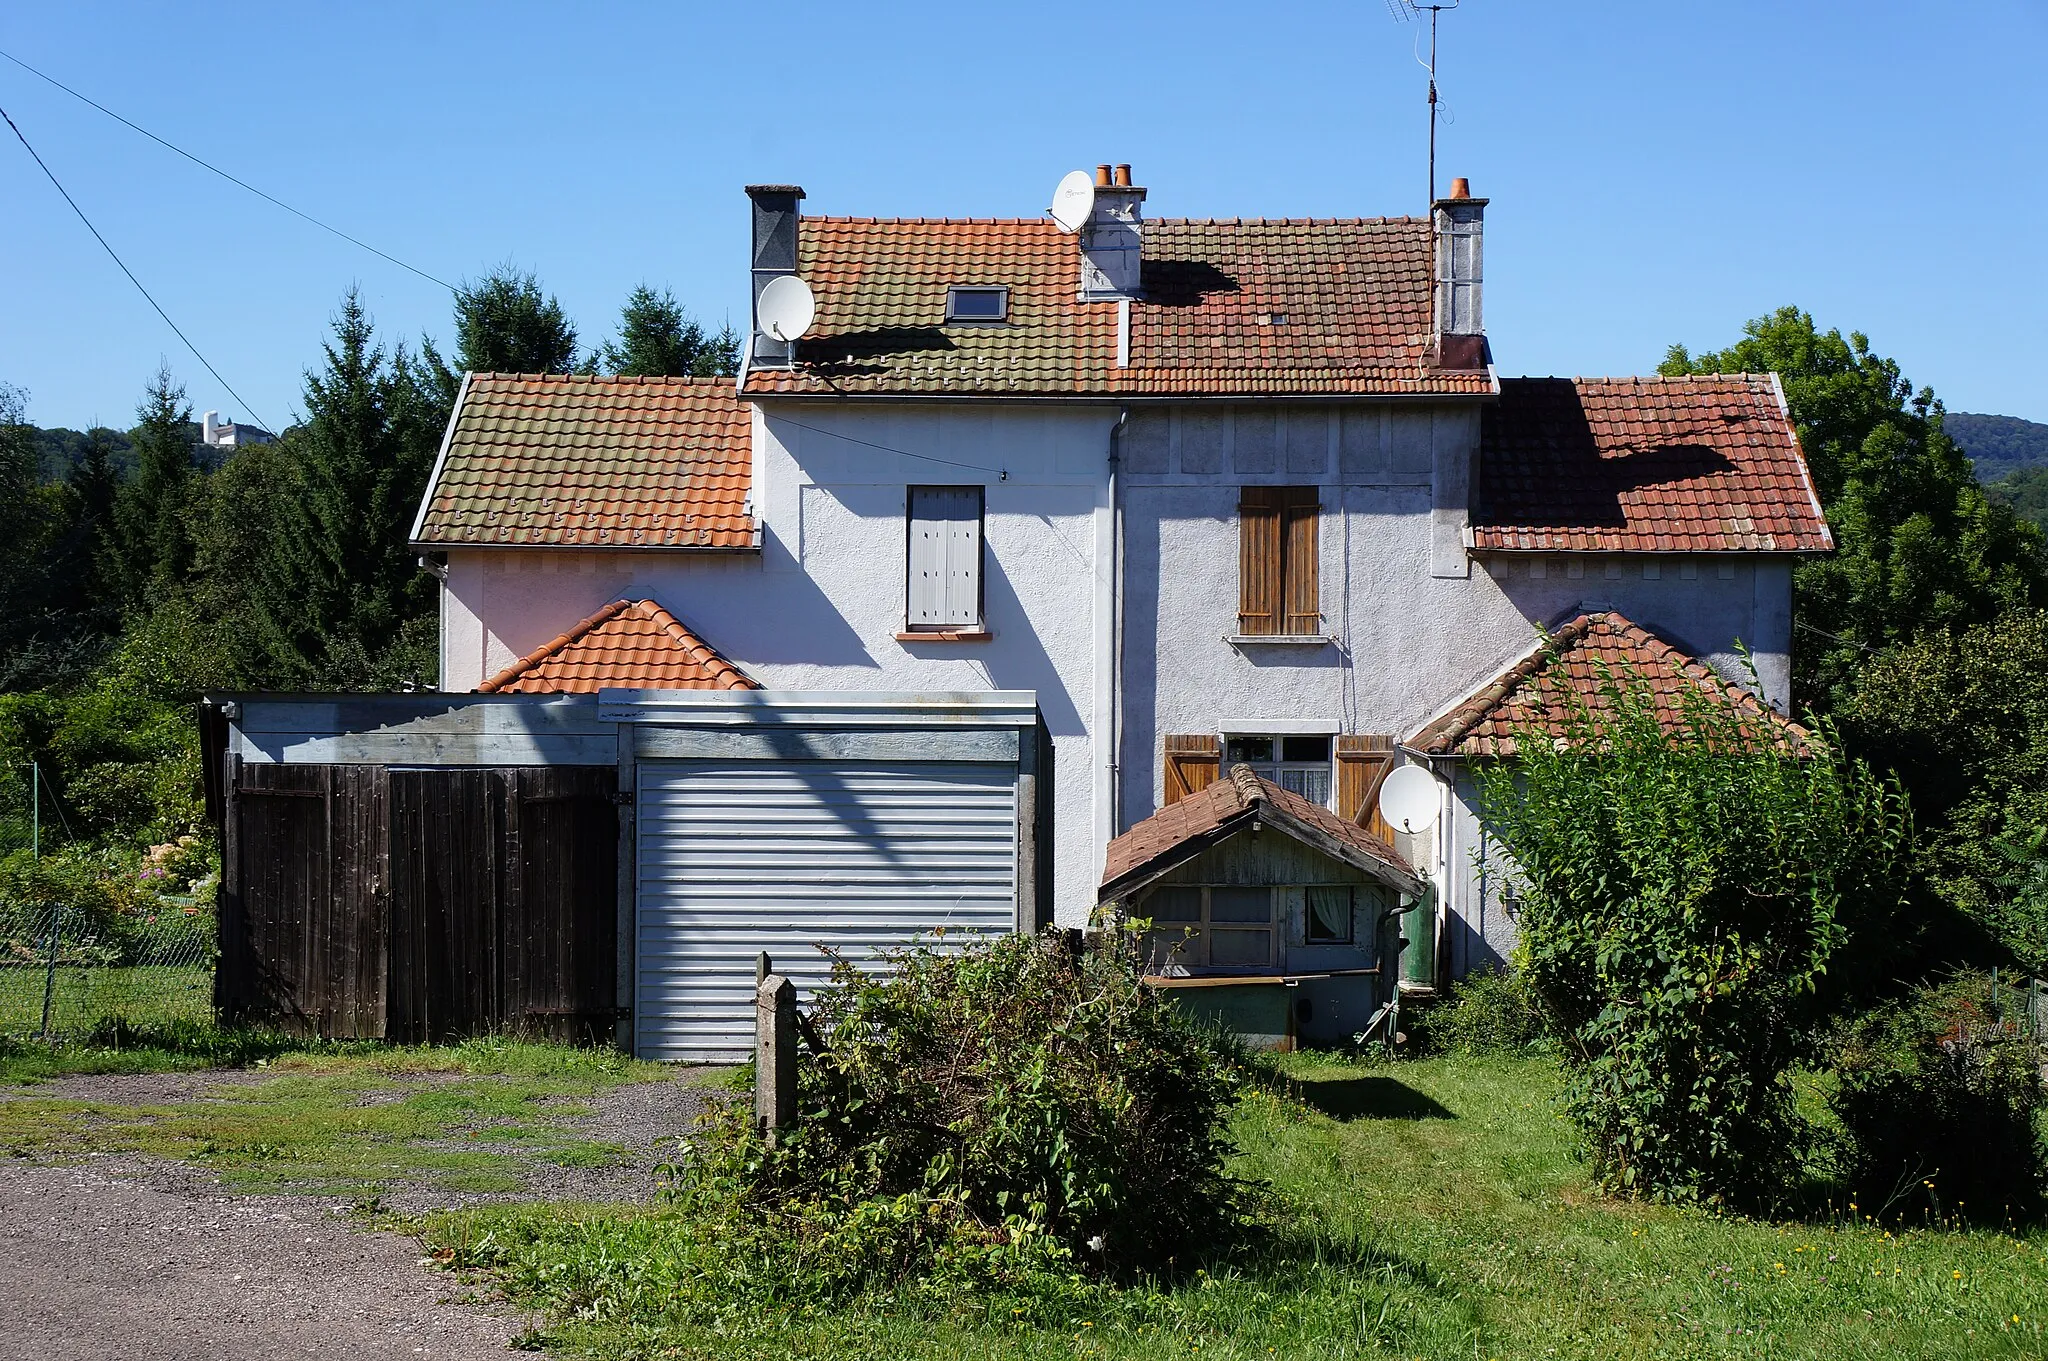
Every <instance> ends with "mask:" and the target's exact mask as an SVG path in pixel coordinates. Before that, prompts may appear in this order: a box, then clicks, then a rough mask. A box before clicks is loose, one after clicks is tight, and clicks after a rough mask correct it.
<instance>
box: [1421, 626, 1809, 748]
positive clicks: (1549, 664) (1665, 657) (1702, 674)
mask: <svg viewBox="0 0 2048 1361" xmlns="http://www.w3.org/2000/svg"><path fill="white" fill-rule="evenodd" d="M1603 667H1604V668H1606V670H1607V672H1608V674H1614V673H1617V672H1620V673H1626V672H1628V671H1631V670H1632V671H1633V672H1634V673H1635V674H1637V675H1639V676H1640V677H1641V678H1642V679H1643V680H1644V681H1647V682H1648V683H1649V685H1650V687H1651V689H1652V690H1653V691H1654V693H1655V695H1656V697H1657V716H1658V719H1659V721H1660V722H1661V723H1663V725H1664V726H1665V728H1666V730H1667V731H1670V732H1673V733H1677V732H1681V731H1683V730H1684V719H1685V710H1684V701H1683V699H1682V698H1681V696H1682V694H1683V693H1684V692H1685V691H1686V690H1688V689H1691V690H1696V691H1703V692H1705V693H1706V694H1707V695H1708V696H1710V697H1711V698H1713V699H1715V700H1718V701H1720V702H1722V703H1724V704H1728V705H1730V706H1732V707H1734V708H1735V709H1737V710H1739V711H1740V712H1741V713H1743V714H1745V715H1747V716H1749V717H1752V718H1754V719H1756V720H1757V721H1758V722H1759V723H1761V724H1762V725H1763V727H1764V728H1765V729H1767V730H1769V731H1770V732H1771V733H1773V734H1774V735H1775V736H1776V738H1777V739H1778V740H1782V741H1787V742H1790V743H1792V744H1794V745H1796V746H1801V747H1803V746H1804V744H1805V743H1806V741H1807V739H1808V738H1809V737H1810V736H1811V734H1810V733H1808V732H1807V730H1806V729H1805V728H1802V727H1801V726H1799V725H1798V724H1797V723H1794V722H1792V721H1791V720H1790V719H1787V718H1785V717H1784V716H1782V715H1781V714H1779V713H1778V712H1777V711H1776V710H1774V709H1772V708H1770V707H1769V706H1767V705H1765V704H1764V703H1763V702H1762V701H1761V700H1759V699H1757V697H1756V696H1755V695H1752V694H1750V693H1749V691H1747V690H1745V689H1743V688H1742V687H1741V686H1739V685H1735V684H1732V683H1731V682H1729V681H1727V680H1725V679H1723V678H1722V677H1721V676H1720V675H1719V674H1718V673H1717V672H1715V671H1714V669H1713V668H1711V667H1709V666H1707V665H1706V664H1705V663H1704V662H1700V661H1697V660H1695V659H1694V658H1692V657H1690V656H1688V655H1686V654H1685V653H1683V652H1681V651H1679V650H1678V649H1677V648H1675V647H1673V646H1671V645H1670V644H1669V643H1667V642H1665V641H1664V640H1663V639H1661V638H1658V637H1657V636H1656V635H1654V634H1652V633H1651V632H1650V631H1649V630H1648V629H1645V628H1643V627H1642V626H1641V625H1639V624H1635V623H1633V622H1631V621H1630V620H1628V619H1626V618H1624V617H1623V616H1622V615H1620V614H1617V613H1615V612H1614V611H1612V610H1603V611H1600V612H1597V613H1592V614H1582V615H1580V616H1578V617H1577V618H1576V619H1572V620H1570V621H1569V622H1567V623H1565V624H1562V625H1560V626H1559V627H1558V629H1557V631H1556V632H1554V633H1552V634H1551V635H1550V636H1549V638H1547V639H1545V640H1544V641H1542V642H1539V643H1538V644H1537V645H1536V646H1535V647H1533V648H1531V649H1530V650H1529V652H1528V653H1526V654H1525V655H1524V656H1523V657H1522V658H1521V659H1520V660H1519V661H1517V662H1515V663H1514V664H1513V665H1512V666H1510V667H1508V668H1507V669H1506V670H1505V671H1503V672H1501V673H1500V674H1499V675H1497V676H1495V677H1494V678H1493V679H1492V680H1489V681H1487V682H1486V683H1485V684H1484V685H1481V686H1480V687H1479V688H1478V689H1476V690H1474V691H1473V692H1472V693H1471V694H1469V695H1467V696H1466V697H1465V698H1464V699H1463V700H1460V701H1459V702H1458V703H1457V704H1455V705H1453V706H1452V707H1451V708H1450V709H1448V710H1447V711H1445V712H1444V713H1442V714H1440V715H1438V716H1437V717H1436V718H1433V719H1431V720H1430V721H1429V722H1428V723H1426V724H1424V725H1423V726H1422V728H1421V729H1420V730H1419V731H1418V732H1416V734H1415V735H1414V736H1413V737H1411V738H1409V739H1408V741H1407V742H1406V743H1404V744H1403V745H1405V746H1408V747H1411V748H1413V749H1415V750H1417V751H1421V752H1426V753H1428V754H1429V755H1431V756H1512V755H1514V754H1515V746H1516V741H1517V736H1518V734H1520V733H1522V732H1523V731H1525V730H1527V729H1528V728H1530V727H1531V726H1533V727H1535V728H1536V730H1537V731H1540V732H1544V733H1548V734H1549V735H1551V736H1552V737H1561V736H1563V735H1565V734H1566V733H1567V732H1568V731H1569V729H1570V722H1571V718H1572V716H1573V714H1574V712H1575V705H1574V703H1573V698H1572V697H1573V696H1576V697H1577V698H1578V699H1580V700H1583V701H1584V702H1585V703H1586V704H1587V705H1588V706H1589V707H1590V708H1591V709H1592V710H1593V712H1594V713H1595V714H1596V715H1597V714H1599V713H1600V712H1602V711H1604V710H1605V709H1607V708H1608V707H1609V705H1608V700H1607V696H1606V695H1605V693H1604V692H1603V684H1604V680H1605V678H1604V676H1603V675H1602V668H1603Z"/></svg>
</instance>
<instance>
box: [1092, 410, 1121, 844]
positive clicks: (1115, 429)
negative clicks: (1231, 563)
mask: <svg viewBox="0 0 2048 1361" xmlns="http://www.w3.org/2000/svg"><path fill="white" fill-rule="evenodd" d="M1129 415H1130V413H1129V412H1128V410H1119V411H1118V412H1117V418H1116V423H1115V424H1114V425H1112V426H1111V427H1110V429H1109V483H1108V486H1107V488H1106V489H1105V494H1104V497H1103V499H1102V500H1101V501H1099V502H1098V503H1097V504H1096V522H1095V528H1096V535H1095V542H1096V544H1097V548H1096V562H1095V723H1094V732H1095V738H1096V740H1097V742H1099V743H1100V744H1101V745H1100V748H1099V751H1098V753H1097V757H1096V761H1095V817H1094V822H1095V827H1094V832H1095V836H1094V841H1095V847H1094V852H1095V863H1096V866H1097V868H1098V869H1099V868H1100V867H1101V865H1102V862H1103V856H1104V855H1105V854H1106V853H1107V851H1108V849H1109V843H1110V841H1111V840H1112V839H1113V838H1114V837H1115V836H1116V829H1117V825H1118V820H1117V814H1118V799H1119V791H1118V789H1117V729H1118V724H1119V720H1120V717H1121V708H1122V705H1121V699H1122V696H1121V694H1120V693H1119V691H1120V689H1121V687H1122V670H1121V668H1122V664H1123V662H1122V647H1121V638H1120V635H1121V633H1122V624H1123V621H1122V606H1123V589H1122V588H1123V580H1122V576H1123V571H1122V552H1121V544H1120V533H1119V531H1120V529H1121V524H1120V520H1119V505H1118V502H1119V495H1120V491H1121V488H1120V487H1119V486H1118V483H1119V481H1120V478H1119V473H1120V471H1121V469H1120V465H1121V463H1122V454H1123V449H1122V446H1123V429H1124V422H1125V421H1126V420H1128V419H1129Z"/></svg>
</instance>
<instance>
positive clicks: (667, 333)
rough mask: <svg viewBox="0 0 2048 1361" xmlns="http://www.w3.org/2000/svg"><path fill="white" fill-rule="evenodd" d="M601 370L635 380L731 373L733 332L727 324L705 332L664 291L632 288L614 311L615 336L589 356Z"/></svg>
mask: <svg viewBox="0 0 2048 1361" xmlns="http://www.w3.org/2000/svg"><path fill="white" fill-rule="evenodd" d="M593 358H594V360H595V362H596V365H597V367H598V369H599V370H600V371H601V372H605V373H616V374H619V375H621V376H637V377H641V378H663V377H667V378H711V377H715V376H719V375H724V374H730V373H733V372H734V371H735V370H736V369H737V367H738V363H739V336H738V334H737V333H736V332H734V330H733V329H732V327H731V326H727V327H726V328H725V329H724V330H722V331H720V332H719V333H718V334H717V335H711V334H709V333H707V332H706V331H705V329H704V327H703V325H702V324H701V323H699V322H698V321H697V320H696V319H695V318H694V317H692V316H691V315H690V314H689V313H688V312H686V311H685V310H683V306H682V304H681V303H679V302H677V301H676V300H675V296H674V295H673V294H671V293H670V292H669V291H668V290H667V289H663V290H661V291H660V292H658V293H657V292H656V291H655V290H654V289H652V288H650V287H648V286H647V285H646V284H641V285H640V286H639V287H638V288H636V289H634V290H633V292H632V295H631V296H630V297H628V298H627V299H626V305H625V307H624V308H622V309H621V310H620V313H619V337H618V339H617V340H615V341H607V342H605V344H604V346H603V348H602V349H600V350H599V351H598V353H597V354H596V355H595V356H593Z"/></svg>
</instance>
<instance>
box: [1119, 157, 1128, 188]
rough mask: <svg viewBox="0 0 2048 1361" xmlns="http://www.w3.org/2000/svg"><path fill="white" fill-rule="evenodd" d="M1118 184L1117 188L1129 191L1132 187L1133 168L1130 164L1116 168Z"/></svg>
mask: <svg viewBox="0 0 2048 1361" xmlns="http://www.w3.org/2000/svg"><path fill="white" fill-rule="evenodd" d="M1116 183H1117V187H1118V188H1120V189H1128V188H1130V187H1131V167H1130V165H1129V164H1128V163H1125V164H1123V165H1120V166H1118V167H1117V168H1116Z"/></svg>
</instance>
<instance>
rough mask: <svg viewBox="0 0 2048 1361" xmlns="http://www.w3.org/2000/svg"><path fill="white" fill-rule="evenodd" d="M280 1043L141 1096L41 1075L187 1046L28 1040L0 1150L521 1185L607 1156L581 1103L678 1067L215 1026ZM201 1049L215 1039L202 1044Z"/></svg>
mask: <svg viewBox="0 0 2048 1361" xmlns="http://www.w3.org/2000/svg"><path fill="white" fill-rule="evenodd" d="M265 1040H267V1041H268V1042H269V1044H270V1046H271V1051H270V1053H269V1054H266V1055H262V1056H259V1057H256V1058H254V1059H253V1060H251V1061H252V1062H253V1063H255V1064H258V1065H260V1075H259V1076H256V1079H255V1080H252V1081H246V1082H226V1081H223V1082H222V1083H220V1084H218V1085H214V1086H211V1087H208V1088H207V1089H206V1090H205V1091H204V1092H203V1094H202V1095H200V1096H199V1097H197V1098H195V1099H189V1100H178V1101H164V1102H154V1103H142V1104H123V1103H120V1102H115V1101H110V1100H98V1099H80V1098H78V1097H75V1096H66V1095H58V1094H54V1093H52V1092H50V1090H49V1089H48V1088H45V1087H40V1086H38V1085H36V1084H37V1082H38V1080H40V1079H45V1078H50V1077H57V1076H63V1075H65V1074H66V1073H73V1072H94V1073H104V1072H125V1073H148V1072H159V1071H165V1070H175V1069H179V1068H187V1067H192V1066H195V1065H194V1063H193V1062H191V1061H190V1060H191V1059H192V1058H193V1055H192V1054H190V1053H186V1052H183V1051H181V1050H179V1049H176V1048H165V1047H151V1046H147V1045H144V1046H139V1047H134V1048H129V1049H122V1050H115V1049H94V1048H89V1047H81V1048H60V1049H58V1050H56V1051H54V1052H51V1051H45V1050H41V1049H40V1047H39V1046H37V1047H30V1046H17V1047H15V1049H14V1050H13V1052H11V1053H9V1054H7V1055H6V1056H5V1057H4V1059H0V1080H6V1081H11V1082H13V1083H15V1084H17V1085H16V1086H15V1087H14V1089H13V1090H12V1091H10V1092H8V1093H7V1099H4V1100H0V1153H4V1154H6V1155H8V1156H14V1157H27V1158H36V1159H39V1160H45V1161H63V1160H68V1159H72V1158H76V1157H81V1156H84V1155H88V1154H92V1153H142V1154H151V1155H155V1156H159V1157H168V1158H181V1159H187V1160H190V1161H193V1162H196V1163H199V1164H201V1165H203V1166H205V1167H207V1168H208V1169H209V1170H211V1171H214V1172H216V1173H218V1174H219V1176H220V1177H221V1179H222V1180H223V1181H224V1182H226V1183H227V1184H229V1185H231V1186H234V1187H237V1188H239V1189H242V1190H250V1191H283V1190H288V1191H308V1192H322V1193H330V1194H331V1193H340V1194H346V1195H351V1196H356V1197H360V1198H363V1199H366V1200H367V1199H369V1198H372V1197H375V1196H376V1195H378V1194H379V1193H381V1192H383V1191H386V1190H388V1189H390V1188H391V1187H393V1186H395V1185H398V1184H401V1183H404V1184H409V1185H426V1186H431V1187H434V1188H437V1189H441V1190H449V1191H471V1192H516V1191H518V1190H519V1189H520V1188H521V1184H522V1183H521V1181H520V1179H519V1176H518V1171H519V1168H520V1165H521V1163H522V1162H523V1161H524V1160H527V1159H537V1160H542V1161H547V1162H554V1163H559V1164H563V1165H569V1166H601V1165H604V1164H606V1163H610V1162H612V1161H615V1160H616V1159H617V1157H618V1155H619V1150H617V1149H615V1148H613V1147H612V1146H610V1145H607V1144H605V1143H603V1142H602V1141H599V1140H592V1139H588V1138H584V1137H581V1136H578V1135H576V1134H574V1133H573V1132H572V1131H570V1130H567V1129H565V1128H563V1127H562V1125H561V1124H560V1123H559V1121H560V1120H561V1119H563V1118H565V1117H568V1116H573V1115H575V1114H578V1113H579V1112H580V1111H582V1110H583V1109H584V1108H581V1107H579V1106H577V1105H576V1104H575V1103H576V1101H577V1100H578V1099H579V1098H586V1097H589V1096H592V1095H594V1094H595V1093H597V1092H599V1091H601V1090H603V1089H605V1088H607V1087H613V1086H617V1085H619V1084H621V1083H626V1082H637V1081H646V1080H650V1079H653V1078H659V1077H665V1076H668V1070H665V1069H663V1068H660V1067H659V1066H657V1065H655V1064H649V1063H639V1062H636V1061H634V1060H632V1059H628V1058H626V1057H624V1056H623V1055H620V1054H618V1053H615V1052H613V1051H610V1050H590V1049H571V1048H566V1047H561V1046H554V1045H543V1044H521V1043H513V1042H509V1041H494V1040H478V1041H473V1042H470V1043H467V1044H459V1045H452V1046H437V1047H423V1048H390V1047H386V1046H383V1045H370V1044H353V1045H312V1046H307V1047H304V1048H294V1047H291V1046H292V1042H291V1041H289V1040H286V1039H284V1038H283V1037H279V1036H262V1035H260V1034H251V1035H248V1036H242V1037H239V1038H238V1037H237V1036H235V1035H234V1034H233V1033H228V1034H225V1035H224V1036H221V1037H218V1042H219V1043H222V1044H225V1045H229V1046H233V1045H235V1044H237V1043H240V1044H243V1045H245V1046H248V1047H253V1048H255V1049H257V1050H259V1051H260V1050H261V1048H262V1047H263V1042H264V1041H265ZM200 1052H201V1053H202V1054H203V1053H204V1052H206V1051H204V1050H203V1049H202V1050H201V1051H200Z"/></svg>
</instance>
